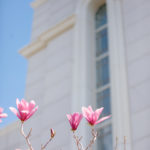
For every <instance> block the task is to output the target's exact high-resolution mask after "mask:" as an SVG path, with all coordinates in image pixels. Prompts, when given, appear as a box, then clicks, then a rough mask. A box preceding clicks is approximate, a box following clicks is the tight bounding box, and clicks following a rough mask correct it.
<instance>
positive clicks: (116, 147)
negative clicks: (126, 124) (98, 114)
mask: <svg viewBox="0 0 150 150" xmlns="http://www.w3.org/2000/svg"><path fill="white" fill-rule="evenodd" d="M117 149H118V137H116V146H115V150H117Z"/></svg>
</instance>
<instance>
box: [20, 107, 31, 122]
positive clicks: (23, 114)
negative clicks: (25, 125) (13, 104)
mask: <svg viewBox="0 0 150 150" xmlns="http://www.w3.org/2000/svg"><path fill="white" fill-rule="evenodd" d="M28 115H29V111H27V110H23V111H20V119H21V120H22V121H25V120H27V117H28Z"/></svg>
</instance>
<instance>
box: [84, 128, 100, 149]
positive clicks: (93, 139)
mask: <svg viewBox="0 0 150 150" xmlns="http://www.w3.org/2000/svg"><path fill="white" fill-rule="evenodd" d="M91 133H92V136H93V138H92V139H91V141H90V143H89V145H88V146H87V147H86V149H85V150H88V149H89V148H90V147H91V146H92V144H94V142H95V140H96V137H97V131H95V130H94V129H92V131H91Z"/></svg>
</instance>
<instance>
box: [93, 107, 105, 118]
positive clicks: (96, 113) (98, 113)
mask: <svg viewBox="0 0 150 150" xmlns="http://www.w3.org/2000/svg"><path fill="white" fill-rule="evenodd" d="M103 110H104V107H101V108H99V109H97V110H96V111H95V112H94V114H95V115H96V120H97V119H98V118H99V116H100V115H101V113H102V111H103Z"/></svg>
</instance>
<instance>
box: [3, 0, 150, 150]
mask: <svg viewBox="0 0 150 150" xmlns="http://www.w3.org/2000/svg"><path fill="white" fill-rule="evenodd" d="M31 5H32V7H33V9H34V18H33V29H32V38H31V43H30V44H29V45H27V46H26V47H25V48H23V49H22V50H20V53H21V55H23V56H24V57H25V58H26V59H27V60H28V72H27V80H26V92H25V98H26V99H27V100H30V99H34V100H35V101H36V103H37V104H38V105H39V110H38V111H37V112H36V114H35V115H34V116H33V117H32V119H30V120H28V121H27V123H26V125H25V128H26V131H28V130H29V129H30V127H32V128H33V131H32V137H31V142H32V143H33V147H34V148H35V149H39V148H40V145H41V144H42V143H45V141H47V139H48V137H49V128H54V129H55V130H56V132H57V133H56V137H55V139H54V141H52V142H51V143H50V145H49V146H48V148H47V149H53V150H55V149H56V150H58V149H62V150H69V149H73V150H75V149H76V146H75V144H74V141H73V138H72V134H71V132H70V129H69V128H70V126H69V123H68V121H67V119H66V114H68V113H72V112H75V111H79V112H81V107H82V106H88V105H92V106H93V108H94V109H96V108H98V107H101V106H104V107H105V109H104V112H103V115H109V114H111V115H112V117H111V118H110V119H109V120H107V121H105V122H104V123H102V124H100V125H97V127H96V129H97V131H98V132H100V134H99V136H98V138H97V143H96V144H95V147H94V149H95V150H113V149H114V147H115V144H116V140H115V139H116V137H118V138H119V141H118V150H121V149H122V150H123V138H124V136H126V139H127V144H126V146H127V148H126V150H141V149H142V150H149V149H150V142H149V141H150V130H149V126H150V119H149V117H150V101H149V98H150V94H149V93H150V92H149V87H150V70H149V67H148V66H149V65H150V46H149V40H150V30H149V27H150V21H149V18H150V1H149V0H106V1H105V0H57V1H56V0H35V1H34V2H33V3H32V4H31ZM18 128H19V122H15V123H14V124H12V125H10V126H8V127H6V128H5V129H3V130H1V131H0V145H1V146H0V150H10V149H15V148H22V149H25V148H26V145H25V143H24V139H23V138H22V137H21V135H20V133H19V131H18ZM88 132H89V127H88V126H87V125H86V123H84V121H83V122H82V123H81V125H80V126H79V131H78V133H79V134H80V135H83V137H84V140H83V143H84V144H86V143H87V141H88V140H89V133H88Z"/></svg>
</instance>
